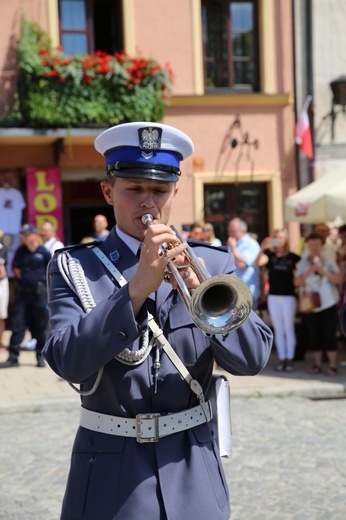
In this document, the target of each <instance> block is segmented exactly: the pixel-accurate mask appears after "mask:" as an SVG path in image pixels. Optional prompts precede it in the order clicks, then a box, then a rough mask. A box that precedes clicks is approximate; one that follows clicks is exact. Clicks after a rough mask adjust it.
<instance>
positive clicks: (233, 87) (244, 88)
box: [201, 0, 260, 93]
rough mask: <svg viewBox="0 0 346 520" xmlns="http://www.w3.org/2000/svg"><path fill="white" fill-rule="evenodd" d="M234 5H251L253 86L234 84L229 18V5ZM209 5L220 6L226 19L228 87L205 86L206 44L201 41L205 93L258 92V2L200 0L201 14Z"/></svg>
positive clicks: (248, 0) (233, 61) (249, 0)
mask: <svg viewBox="0 0 346 520" xmlns="http://www.w3.org/2000/svg"><path fill="white" fill-rule="evenodd" d="M232 3H233V4H235V3H251V4H252V5H253V26H254V29H253V34H254V48H253V52H254V54H253V62H254V69H255V70H254V80H253V84H243V83H242V84H235V83H234V79H235V71H234V63H235V62H236V61H241V59H239V60H235V59H234V53H233V40H232V24H231V18H230V7H231V4H232ZM207 4H209V6H210V5H211V4H219V5H220V6H221V12H222V16H225V17H227V50H228V53H227V60H225V62H224V63H225V64H227V67H228V85H227V86H208V85H207V61H208V56H207V53H206V44H205V41H204V37H203V41H202V48H203V75H204V88H205V92H207V93H215V92H218V93H220V92H229V91H233V92H259V91H260V54H259V46H260V42H259V2H258V0H202V4H201V7H202V12H203V8H204V7H205V6H206V5H207ZM202 33H203V35H204V23H203V17H202Z"/></svg>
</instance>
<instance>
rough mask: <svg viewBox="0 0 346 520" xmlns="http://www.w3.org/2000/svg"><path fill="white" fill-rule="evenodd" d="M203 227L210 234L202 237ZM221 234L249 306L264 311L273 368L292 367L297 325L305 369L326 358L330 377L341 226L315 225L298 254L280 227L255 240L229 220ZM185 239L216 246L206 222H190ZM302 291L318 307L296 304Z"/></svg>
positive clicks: (345, 271) (345, 272)
mask: <svg viewBox="0 0 346 520" xmlns="http://www.w3.org/2000/svg"><path fill="white" fill-rule="evenodd" d="M207 226H209V227H210V228H211V233H212V234H211V235H209V236H208V238H207V235H206V234H205V229H206V227H207ZM227 232H228V238H227V241H226V242H225V245H226V246H227V247H228V248H229V249H230V250H231V251H232V253H233V255H234V261H235V264H236V274H237V276H238V277H240V278H241V279H242V280H243V281H245V282H246V283H247V284H248V286H249V288H250V290H251V293H252V298H253V309H254V310H257V311H258V310H259V309H263V308H266V309H267V312H268V315H269V319H270V325H271V326H272V328H273V331H274V341H275V348H276V353H277V364H276V365H275V367H274V368H275V370H276V371H278V372H292V371H293V370H294V360H295V357H296V345H297V333H296V330H297V328H298V327H299V326H300V327H301V328H302V330H303V331H304V338H303V339H304V341H305V342H306V346H305V352H306V350H308V349H311V350H312V351H313V364H312V366H311V367H310V368H309V369H308V372H309V373H310V374H320V373H322V365H323V362H324V361H326V362H327V363H328V366H327V369H326V374H327V375H329V376H335V375H336V374H337V371H338V368H337V367H338V361H337V347H338V345H337V338H338V335H339V331H340V328H339V311H340V309H341V307H342V304H343V302H344V296H345V290H346V225H342V226H340V227H339V228H335V227H332V228H330V227H329V226H328V225H327V224H325V223H319V224H315V225H314V226H312V230H311V232H310V233H309V234H308V235H307V236H306V237H305V238H304V243H303V244H302V248H301V249H302V250H301V251H300V252H299V254H298V253H297V252H294V251H291V250H290V248H289V243H288V233H287V230H285V229H276V230H275V231H274V232H273V234H272V236H270V237H266V238H265V239H264V240H262V242H261V243H259V242H258V241H257V238H256V237H254V236H253V235H252V234H250V233H249V232H248V226H247V223H246V222H245V221H243V220H242V219H240V218H233V219H232V220H230V222H229V223H228V228H227ZM210 236H211V237H212V238H210ZM189 237H190V238H192V239H195V240H204V241H207V242H209V243H213V244H214V245H217V246H220V245H221V241H218V243H215V242H214V240H215V234H214V233H213V226H212V224H210V223H208V224H205V225H204V226H203V224H202V223H195V224H193V226H191V231H190V234H189ZM306 293H308V294H316V293H317V294H318V305H315V306H314V307H315V308H313V309H312V308H311V309H310V311H309V312H306V311H305V310H303V309H302V308H301V307H300V305H299V302H300V299H301V295H303V296H305V295H306ZM297 318H298V319H297Z"/></svg>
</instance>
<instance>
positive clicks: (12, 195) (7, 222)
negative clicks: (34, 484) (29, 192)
mask: <svg viewBox="0 0 346 520" xmlns="http://www.w3.org/2000/svg"><path fill="white" fill-rule="evenodd" d="M25 207H26V203H25V200H24V197H23V195H22V193H21V192H20V191H19V190H17V189H16V188H0V222H1V225H0V227H1V229H2V231H4V232H5V233H10V234H11V235H15V234H17V233H19V231H20V226H21V224H22V211H23V209H24V208H25Z"/></svg>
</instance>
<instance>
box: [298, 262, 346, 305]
mask: <svg viewBox="0 0 346 520" xmlns="http://www.w3.org/2000/svg"><path fill="white" fill-rule="evenodd" d="M322 256H323V259H322V261H323V269H324V270H325V271H329V272H330V273H338V272H339V271H340V269H339V267H338V265H337V263H336V262H335V261H334V260H332V259H331V258H330V256H328V254H327V255H326V256H324V255H323V253H322ZM310 266H311V263H310V261H309V260H308V259H307V258H302V259H301V260H300V262H299V263H298V266H297V271H296V273H295V276H296V277H297V276H300V275H302V274H303V273H305V271H307V270H308V269H309V267H310ZM304 286H305V288H306V289H307V290H308V291H315V292H318V293H319V294H320V298H321V307H319V308H318V309H316V310H315V311H313V312H319V311H323V310H324V309H328V308H329V307H332V306H333V305H335V304H336V303H337V302H338V301H339V293H338V290H337V288H336V286H335V284H333V283H332V282H331V281H330V280H328V278H327V277H326V276H320V275H319V274H315V273H311V274H310V275H309V276H308V277H307V278H306V279H305V282H304V284H303V285H301V286H300V289H301V288H303V287H304Z"/></svg>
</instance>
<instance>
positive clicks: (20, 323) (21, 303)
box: [0, 215, 109, 368]
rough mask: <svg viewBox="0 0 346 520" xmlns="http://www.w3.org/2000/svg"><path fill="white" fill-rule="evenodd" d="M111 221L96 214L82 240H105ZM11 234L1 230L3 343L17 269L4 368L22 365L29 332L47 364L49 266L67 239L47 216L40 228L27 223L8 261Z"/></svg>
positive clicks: (1, 365)
mask: <svg viewBox="0 0 346 520" xmlns="http://www.w3.org/2000/svg"><path fill="white" fill-rule="evenodd" d="M107 227H108V221H107V219H106V217H105V216H104V215H95V216H94V218H93V229H92V231H91V232H90V234H89V235H88V236H87V237H84V239H82V241H87V242H91V241H94V240H98V241H102V240H105V239H106V238H107V236H108V234H109V230H108V229H107ZM8 243H9V242H8V235H7V234H6V233H4V232H3V231H2V230H0V347H1V348H2V337H3V334H4V332H5V330H6V325H7V320H8V319H9V308H10V292H11V291H10V283H9V276H8V272H7V271H8V270H9V269H8V268H9V267H11V272H13V275H14V276H13V282H14V283H13V305H12V308H11V316H10V318H11V319H10V331H11V336H10V341H9V345H8V353H9V356H8V359H7V360H6V361H3V362H1V363H0V368H10V367H15V366H18V365H19V355H20V351H21V346H22V344H23V340H24V338H25V335H26V332H27V331H29V332H30V334H31V339H30V340H29V342H28V343H27V344H26V345H24V348H26V349H27V350H35V353H36V362H37V367H39V368H43V367H45V362H44V359H43V357H42V349H43V346H44V343H45V340H46V335H47V332H48V320H49V315H48V307H47V304H48V295H47V285H46V276H47V267H48V264H49V261H50V260H51V258H52V256H53V255H54V252H55V251H57V250H58V249H62V248H63V247H65V246H64V244H63V242H61V240H59V238H58V237H57V232H56V229H55V227H54V226H53V224H52V223H51V222H50V221H49V220H46V221H44V222H43V223H42V225H41V226H40V228H37V227H36V226H35V225H33V224H24V225H22V226H21V229H20V243H19V246H18V248H17V249H16V250H15V253H14V256H13V258H12V259H11V265H10V266H9V264H8V257H7V251H8V247H7V245H8Z"/></svg>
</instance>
